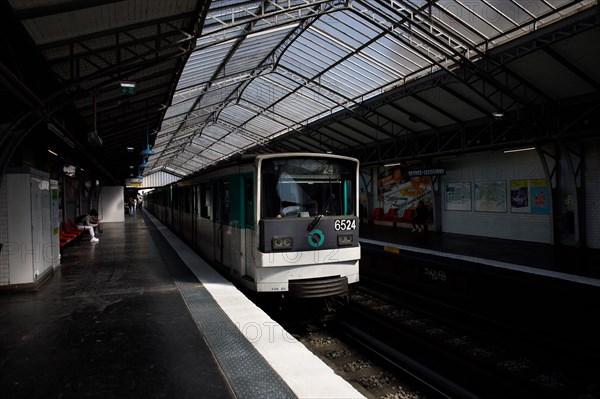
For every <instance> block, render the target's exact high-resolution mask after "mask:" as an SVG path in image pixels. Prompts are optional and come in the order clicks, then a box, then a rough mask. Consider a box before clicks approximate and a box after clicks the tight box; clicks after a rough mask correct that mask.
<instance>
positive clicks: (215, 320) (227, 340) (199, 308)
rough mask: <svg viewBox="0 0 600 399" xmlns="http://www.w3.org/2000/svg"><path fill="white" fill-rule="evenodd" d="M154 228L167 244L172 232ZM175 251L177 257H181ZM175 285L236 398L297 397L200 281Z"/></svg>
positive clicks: (178, 281) (176, 282) (286, 398)
mask: <svg viewBox="0 0 600 399" xmlns="http://www.w3.org/2000/svg"><path fill="white" fill-rule="evenodd" d="M147 216H148V217H149V219H150V220H152V222H153V223H154V224H155V225H156V221H155V219H154V218H153V217H152V216H151V215H147ZM157 228H158V230H159V231H160V232H161V233H162V234H163V235H164V236H165V239H167V241H168V236H169V235H170V234H172V233H170V232H168V230H165V228H164V227H163V228H161V227H158V226H157ZM176 251H177V249H176ZM177 252H178V254H179V255H180V256H182V255H183V254H182V253H180V252H179V251H177ZM183 258H184V259H182V260H183V261H184V262H185V258H186V256H185V255H183ZM174 282H175V284H177V287H178V288H179V290H180V292H181V295H182V297H183V299H184V301H185V302H186V304H187V306H188V308H189V310H190V314H191V315H192V317H193V318H194V321H195V322H196V324H197V325H198V327H199V329H200V331H201V333H202V334H203V336H204V338H205V339H206V342H207V343H208V345H209V346H210V348H211V350H212V351H213V353H214V355H215V358H216V359H217V361H218V362H219V365H220V366H221V369H222V370H223V372H224V374H225V376H226V377H227V380H228V381H229V384H230V386H231V388H232V389H233V391H234V393H235V395H236V396H237V397H239V398H249V399H254V398H256V399H264V398H269V399H271V398H276V399H279V398H283V399H288V398H290V399H291V398H297V396H296V395H295V394H294V393H293V392H292V390H291V389H290V388H289V386H288V385H287V384H286V383H285V382H284V381H283V380H282V379H281V377H280V376H279V375H278V374H277V373H276V372H275V370H273V368H272V367H271V366H270V365H269V364H268V363H267V361H266V360H265V358H264V357H262V356H261V354H260V353H259V352H258V351H257V350H256V348H254V346H252V344H251V343H250V342H249V341H248V339H247V338H246V337H245V336H244V335H243V334H242V332H241V331H240V330H239V329H238V328H237V327H236V325H235V324H234V323H233V322H232V321H231V319H230V318H229V317H228V316H227V315H226V314H225V312H224V311H223V309H221V307H220V306H219V304H218V303H217V302H216V301H215V299H214V298H213V296H212V295H211V294H210V293H209V292H208V290H207V289H206V287H204V285H203V284H202V283H201V282H198V281H195V282H189V280H187V281H183V280H180V279H177V278H175V279H174Z"/></svg>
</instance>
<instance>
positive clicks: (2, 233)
mask: <svg viewBox="0 0 600 399" xmlns="http://www.w3.org/2000/svg"><path fill="white" fill-rule="evenodd" d="M6 194H7V193H6V175H2V183H1V185H0V242H1V243H2V244H4V248H2V251H1V252H0V286H2V285H8V284H9V271H8V256H7V255H6V251H7V250H8V248H6V245H7V242H8V211H7V204H8V200H7V197H6Z"/></svg>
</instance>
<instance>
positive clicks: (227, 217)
mask: <svg viewBox="0 0 600 399" xmlns="http://www.w3.org/2000/svg"><path fill="white" fill-rule="evenodd" d="M229 186H230V184H229V182H228V181H224V182H223V186H222V187H223V197H222V198H223V202H224V203H223V219H222V220H221V221H222V222H223V223H229V222H230V221H231V190H230V189H229Z"/></svg>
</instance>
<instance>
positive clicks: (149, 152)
mask: <svg viewBox="0 0 600 399" xmlns="http://www.w3.org/2000/svg"><path fill="white" fill-rule="evenodd" d="M155 154H156V152H154V151H152V150H151V149H150V140H149V137H148V128H146V149H145V150H142V151H141V152H140V155H142V156H144V157H147V156H150V155H155Z"/></svg>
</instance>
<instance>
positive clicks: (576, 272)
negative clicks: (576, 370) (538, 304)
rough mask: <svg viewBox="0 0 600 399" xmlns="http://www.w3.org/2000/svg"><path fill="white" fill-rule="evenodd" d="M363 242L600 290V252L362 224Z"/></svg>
mask: <svg viewBox="0 0 600 399" xmlns="http://www.w3.org/2000/svg"><path fill="white" fill-rule="evenodd" d="M360 242H361V244H362V245H363V246H364V245H366V246H371V247H377V248H379V249H384V250H387V251H402V252H404V253H406V252H409V253H410V252H412V253H418V254H424V255H431V256H434V257H440V258H447V259H454V260H458V261H464V262H469V263H472V264H478V265H481V266H486V267H493V268H497V269H505V270H511V271H516V272H522V273H527V274H531V275H536V276H545V277H550V278H554V279H559V280H565V281H570V282H574V283H578V284H584V285H588V286H594V287H600V250H596V249H581V248H574V247H558V246H554V245H550V244H541V243H535V242H524V241H517V240H507V239H499V238H489V237H482V236H470V235H463V234H453V233H445V232H435V231H427V232H411V229H407V228H400V227H397V228H394V227H389V226H381V225H374V224H368V223H361V225H360Z"/></svg>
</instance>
